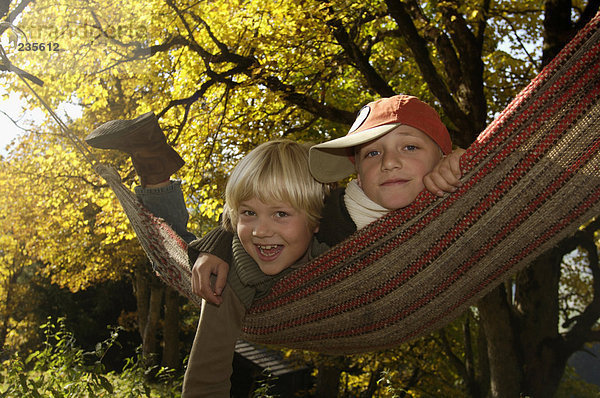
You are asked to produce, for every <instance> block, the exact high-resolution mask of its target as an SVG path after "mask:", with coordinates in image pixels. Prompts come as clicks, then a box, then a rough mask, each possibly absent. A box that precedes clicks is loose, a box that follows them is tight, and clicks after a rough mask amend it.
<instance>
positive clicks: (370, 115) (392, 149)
mask: <svg viewBox="0 0 600 398" xmlns="http://www.w3.org/2000/svg"><path fill="white" fill-rule="evenodd" d="M462 153H464V150H462V149H458V150H456V151H454V152H452V143H451V140H450V135H449V133H448V130H447V129H446V127H445V126H444V124H443V123H442V121H441V119H440V117H439V115H438V114H437V112H436V111H435V110H434V109H433V108H431V107H430V106H429V105H427V104H425V103H424V102H422V101H421V100H419V99H418V98H416V97H414V96H408V95H397V96H394V97H389V98H383V99H380V100H377V101H374V102H371V103H369V104H367V105H366V106H365V107H363V108H362V109H361V111H360V112H359V114H358V116H357V118H356V121H355V122H354V124H353V125H352V127H351V128H350V131H349V132H348V134H347V135H346V136H345V137H342V138H338V139H335V140H331V141H327V142H324V143H322V144H318V145H315V146H313V147H312V148H311V149H310V158H309V162H310V171H311V173H312V174H313V176H314V177H315V179H316V180H318V181H320V182H335V181H338V180H341V179H343V178H345V177H348V176H349V175H351V174H352V173H354V172H356V173H357V178H356V179H355V180H352V181H350V183H349V184H348V185H347V187H346V188H339V189H337V190H335V191H334V192H332V194H331V195H330V196H329V197H328V198H327V200H326V203H325V208H324V209H323V212H322V214H323V217H322V219H321V223H320V228H319V232H318V234H317V240H319V241H320V242H322V243H326V244H327V245H329V246H334V245H336V244H337V243H339V242H341V241H342V240H344V239H345V238H347V237H348V236H350V235H351V234H352V233H354V232H355V231H356V230H357V229H360V228H362V227H364V226H366V225H367V224H369V223H371V222H372V221H374V220H376V219H377V218H379V217H382V216H384V215H385V214H387V213H388V212H389V211H391V210H396V209H399V208H403V207H406V206H408V205H409V204H410V203H412V202H413V201H414V200H415V199H416V197H417V196H418V195H419V193H420V192H421V191H423V189H425V188H426V189H428V190H429V191H431V192H433V193H435V194H437V195H439V196H441V195H443V192H453V191H454V190H455V189H456V187H458V186H460V185H461V184H460V181H459V178H460V176H461V172H460V167H459V160H460V155H462ZM230 242H231V235H229V234H228V233H226V232H225V231H222V230H219V229H216V230H213V231H212V232H211V233H209V234H208V235H207V236H206V237H205V238H203V242H202V244H199V245H197V246H196V249H198V250H199V251H200V252H202V253H203V254H202V255H201V256H200V257H199V258H198V260H197V261H196V263H195V264H194V267H193V269H192V289H193V291H194V292H195V293H196V294H199V295H200V296H201V297H203V298H204V299H205V300H207V301H209V302H212V303H214V304H220V303H221V301H222V300H221V297H220V294H221V292H222V289H223V286H224V285H225V281H226V277H227V272H228V265H227V263H228V262H229V258H230V257H229V255H228V253H226V250H224V248H226V247H227V245H229V247H230ZM219 257H220V258H219ZM221 259H222V260H221ZM211 274H215V275H216V281H215V284H214V286H213V287H211V286H210V282H209V277H210V275H211Z"/></svg>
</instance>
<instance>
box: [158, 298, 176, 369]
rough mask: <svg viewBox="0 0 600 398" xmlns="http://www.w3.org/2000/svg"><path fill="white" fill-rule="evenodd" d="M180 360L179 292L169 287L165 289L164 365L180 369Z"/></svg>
mask: <svg viewBox="0 0 600 398" xmlns="http://www.w3.org/2000/svg"><path fill="white" fill-rule="evenodd" d="M180 365H181V363H180V361H179V293H177V291H176V290H174V289H172V288H170V287H167V288H166V290H165V319H164V325H163V356H162V366H163V367H166V368H170V369H178V368H179V367H180Z"/></svg>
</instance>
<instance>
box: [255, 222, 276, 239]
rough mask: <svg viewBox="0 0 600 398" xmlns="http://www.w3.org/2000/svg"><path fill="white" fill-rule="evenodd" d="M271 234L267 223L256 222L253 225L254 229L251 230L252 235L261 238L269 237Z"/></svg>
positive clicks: (269, 225) (271, 230)
mask: <svg viewBox="0 0 600 398" xmlns="http://www.w3.org/2000/svg"><path fill="white" fill-rule="evenodd" d="M272 234H273V229H272V228H271V224H270V223H269V222H267V221H260V220H258V221H257V222H256V224H254V229H253V230H252V235H253V236H256V237H259V238H262V237H267V236H271V235H272Z"/></svg>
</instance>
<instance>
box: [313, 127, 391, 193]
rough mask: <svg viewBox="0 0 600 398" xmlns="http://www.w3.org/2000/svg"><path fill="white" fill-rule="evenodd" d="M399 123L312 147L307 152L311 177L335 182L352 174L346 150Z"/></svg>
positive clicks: (374, 137)
mask: <svg viewBox="0 0 600 398" xmlns="http://www.w3.org/2000/svg"><path fill="white" fill-rule="evenodd" d="M400 125H401V123H393V124H385V125H383V126H377V127H373V128H371V129H368V130H364V131H361V132H360V133H357V134H349V135H346V136H344V137H340V138H336V139H335V140H331V141H326V142H323V143H321V144H317V145H314V146H312V147H311V148H310V151H309V167H310V172H311V174H312V175H313V177H314V178H315V179H316V180H317V181H319V182H323V183H330V182H336V181H339V180H341V179H343V178H346V177H348V176H349V175H351V174H353V173H354V171H355V170H354V163H353V162H352V161H351V160H350V157H349V153H348V148H353V147H355V146H358V145H362V144H366V143H367V142H369V141H373V140H374V139H377V138H379V137H381V136H382V135H384V134H387V133H389V132H390V131H392V130H393V129H395V128H396V127H398V126H400Z"/></svg>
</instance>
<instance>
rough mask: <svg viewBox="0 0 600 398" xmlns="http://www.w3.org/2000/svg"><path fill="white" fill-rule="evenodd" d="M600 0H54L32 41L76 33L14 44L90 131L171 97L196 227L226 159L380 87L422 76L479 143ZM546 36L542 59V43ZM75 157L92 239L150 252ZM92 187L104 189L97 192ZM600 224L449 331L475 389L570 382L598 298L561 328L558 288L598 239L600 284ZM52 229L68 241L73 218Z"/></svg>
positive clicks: (390, 90)
mask: <svg viewBox="0 0 600 398" xmlns="http://www.w3.org/2000/svg"><path fill="white" fill-rule="evenodd" d="M597 9H598V2H597V1H589V2H588V3H587V4H585V6H584V5H583V4H579V3H576V4H571V2H570V1H566V0H556V1H547V2H546V3H542V2H540V1H526V2H518V3H514V2H509V1H498V2H491V1H489V0H481V1H468V2H456V1H439V2H418V1H416V0H406V1H400V0H368V1H362V2H355V1H351V0H336V1H325V2H323V1H305V0H303V1H299V0H287V1H284V2H279V3H273V4H271V3H267V4H265V3H264V2H256V1H241V0H240V1H238V2H236V3H235V4H232V2H230V1H229V2H225V1H213V2H188V1H186V0H165V1H164V2H163V1H159V0H153V1H150V2H145V3H144V4H143V5H142V4H141V3H137V2H129V3H126V4H111V5H106V4H102V7H100V6H99V5H98V4H96V3H94V2H92V1H76V2H68V4H67V3H66V2H63V1H59V2H56V1H53V2H50V1H48V0H39V1H37V2H36V3H35V4H34V5H32V6H31V9H30V10H27V12H26V13H24V14H23V18H22V20H21V21H20V22H19V26H20V28H21V29H23V30H24V31H25V32H31V35H32V36H31V38H30V40H31V41H33V40H38V41H39V40H41V39H40V38H44V39H43V40H44V41H46V42H48V40H50V41H51V42H55V43H58V45H59V47H60V48H61V49H62V50H63V51H62V52H37V53H34V52H29V53H28V52H21V53H19V52H16V51H13V52H12V53H10V54H9V55H10V59H11V60H13V63H14V64H15V65H27V66H28V67H29V68H28V71H30V72H31V73H32V74H34V75H36V76H40V77H42V78H43V80H44V81H45V85H44V87H43V88H41V89H40V91H41V92H42V93H43V95H44V96H45V97H46V98H52V102H51V103H52V105H54V106H56V105H58V104H59V103H60V102H61V101H74V102H76V103H78V104H79V105H80V106H81V107H82V108H83V109H84V113H83V116H82V118H81V119H80V120H78V121H77V122H76V123H75V126H76V130H77V133H78V134H79V135H80V136H82V135H84V134H85V131H86V130H88V129H89V127H90V126H95V125H97V124H99V123H98V122H99V121H105V120H109V119H112V118H116V117H120V118H123V117H133V116H134V115H137V114H140V113H142V112H144V111H148V110H151V109H152V110H156V111H157V113H158V116H159V117H160V122H161V125H162V126H163V127H164V129H165V131H166V132H167V135H168V138H169V140H170V142H172V143H173V144H174V145H175V146H176V147H177V149H178V151H179V152H180V153H181V154H182V156H183V157H184V158H185V159H186V161H188V166H187V168H186V169H184V170H183V171H182V174H181V176H182V177H183V178H184V179H185V180H186V181H187V182H188V184H189V185H188V191H187V196H188V197H189V198H190V199H189V200H190V207H193V208H198V209H199V211H198V213H197V214H195V215H194V219H193V222H194V224H193V225H192V227H193V228H194V227H195V228H196V230H199V231H201V230H202V228H206V227H208V226H209V225H210V221H209V220H211V219H213V220H214V217H215V214H216V213H218V208H219V206H220V205H221V201H220V199H219V198H220V196H219V194H218V193H219V192H220V191H221V190H222V187H223V181H224V179H225V176H226V175H227V173H228V171H229V170H230V168H231V166H232V165H233V164H234V163H235V162H236V160H237V159H239V158H240V156H242V155H243V154H244V153H246V152H247V151H248V150H249V149H251V148H253V147H254V146H256V145H257V144H259V143H261V142H263V141H265V140H268V139H271V138H276V137H288V138H292V139H297V140H304V141H306V140H312V141H322V140H325V139H328V138H331V137H337V136H341V135H343V134H345V131H346V129H347V126H348V125H349V124H350V123H351V122H352V121H353V119H354V116H353V115H354V112H355V110H356V109H358V108H359V107H360V106H361V105H362V104H364V103H366V102H368V101H369V100H371V99H374V98H376V97H379V96H389V95H392V94H394V93H398V92H405V93H410V94H414V95H417V96H419V97H421V98H423V99H424V100H426V101H428V102H429V103H431V104H432V105H434V106H435V107H436V108H437V109H438V110H439V111H440V113H441V114H442V115H443V119H444V121H445V123H446V124H447V125H448V126H449V128H450V130H451V134H452V136H453V139H454V141H455V143H457V144H458V145H460V146H463V147H464V146H467V145H468V144H469V143H470V142H472V141H473V139H474V138H475V137H476V135H477V134H478V133H479V132H480V131H481V130H483V128H484V127H485V125H486V124H487V123H488V122H489V121H490V120H491V119H492V118H493V115H494V114H495V113H496V112H498V111H499V110H501V109H502V108H503V107H504V106H505V105H506V104H507V103H508V102H509V101H510V100H511V99H512V98H513V97H514V96H515V94H516V93H517V92H518V91H519V90H520V88H522V87H524V86H525V84H527V83H528V82H529V81H530V80H531V79H532V78H533V77H534V76H535V74H536V73H537V72H538V71H539V70H540V68H541V67H542V65H543V64H544V63H546V62H548V60H549V59H551V57H552V56H553V55H554V54H556V52H557V50H558V49H559V48H560V47H562V45H564V43H565V42H566V41H567V40H568V38H569V37H570V36H572V34H573V32H575V31H576V30H577V29H578V28H579V27H580V26H581V25H582V24H583V23H584V22H585V21H586V20H588V19H589V18H590V16H591V15H593V14H594V13H595V12H596V10H597ZM543 18H545V20H546V22H544V23H542V19H543ZM573 20H574V21H575V22H573ZM556 21H559V22H556ZM34 36H35V37H34ZM542 40H543V44H544V51H543V54H542V57H541V59H539V58H540V57H539V55H536V51H535V49H536V46H538V47H539V45H540V43H541V42H542ZM84 126H86V127H87V129H86V128H84ZM49 129H50V128H49ZM39 145H42V146H43V147H44V148H46V145H48V143H47V142H44V143H43V144H42V143H40V144H39ZM57 145H58V144H57ZM27 150H30V148H25V147H24V152H23V155H24V154H26V153H27ZM63 151H65V149H64V148H63ZM44 153H47V152H44ZM57 153H58V152H57ZM48 156H49V158H48V159H50V158H51V159H53V160H56V161H53V163H52V166H51V167H48V168H47V170H46V169H43V168H41V167H40V166H39V165H36V166H35V167H36V168H37V169H39V170H45V171H47V172H48V173H52V174H55V175H56V174H59V171H60V170H63V169H64V167H65V166H64V165H63V161H65V160H67V159H65V158H64V156H65V155H64V154H61V155H60V156H58V157H55V156H54V152H52V153H50V154H48ZM98 156H103V157H106V158H107V159H108V158H111V160H112V161H113V162H116V163H117V164H118V165H119V166H120V170H121V171H122V173H123V175H124V176H125V180H126V181H127V182H131V180H132V178H133V173H132V171H131V167H130V166H129V164H128V163H127V162H126V161H125V158H124V157H122V156H120V155H115V154H110V155H108V154H102V155H98ZM61 157H63V158H61ZM71 160H72V159H69V161H71ZM40 164H41V163H40ZM74 174H76V175H77V176H78V178H80V179H81V178H83V180H85V181H88V182H89V183H88V184H85V183H82V182H81V181H80V183H79V184H77V185H76V186H73V185H70V186H69V192H70V196H71V197H73V198H77V200H75V201H72V199H71V198H69V200H66V199H64V198H65V197H64V196H58V197H56V198H54V200H60V201H61V202H60V203H61V204H62V205H64V206H67V209H68V210H72V211H65V214H68V217H65V218H66V219H65V220H63V223H66V224H68V223H73V222H76V221H77V220H85V217H84V216H83V215H77V214H78V209H81V208H85V205H84V203H85V204H87V205H89V206H91V208H92V209H94V212H93V213H94V215H93V216H92V217H91V218H89V220H88V221H87V222H88V223H92V224H93V225H94V229H93V233H91V234H90V246H86V247H88V248H91V247H95V246H93V244H99V243H102V244H103V246H102V247H104V248H105V249H103V250H109V248H110V250H109V252H107V253H106V256H105V257H102V256H101V257H99V258H98V262H97V263H96V264H98V265H100V264H101V265H102V266H103V267H106V265H109V264H114V260H115V259H117V258H120V256H126V257H127V253H134V252H135V249H133V248H132V242H131V239H132V237H131V236H130V233H129V232H128V230H127V229H126V228H123V227H122V225H123V224H124V223H119V222H121V221H122V220H123V219H122V215H120V214H118V213H117V211H116V210H114V208H113V207H112V206H113V201H112V200H111V199H110V198H111V197H110V195H109V194H108V193H106V192H105V190H104V189H103V187H102V183H101V182H99V181H98V180H97V179H95V178H94V177H92V176H91V175H90V174H89V173H88V172H87V171H85V170H84V168H83V166H82V167H81V168H77V169H76V173H74ZM69 175H72V172H70V173H69ZM74 180H77V179H64V180H61V181H64V182H65V183H66V181H69V182H70V183H73V181H74ZM86 185H87V186H86ZM90 187H93V188H92V191H93V192H94V195H89V196H86V195H88V194H86V192H89V190H90ZM86 188H87V189H86ZM55 191H56V190H55ZM56 195H59V194H58V193H56ZM59 198H60V199H59ZM49 200H50V199H49ZM71 202H73V203H74V204H75V205H71V207H69V206H68V204H69V203H71ZM100 209H101V210H100ZM44 210H45V211H50V214H52V212H51V210H50V209H44ZM111 228H112V229H114V230H111ZM596 230H597V226H596V224H595V223H594V222H593V223H590V224H589V225H588V226H586V227H585V228H584V229H582V231H580V233H578V234H577V235H576V236H574V237H573V238H572V239H569V240H568V241H565V242H564V243H563V244H561V245H560V246H559V247H557V248H555V249H554V250H553V251H551V252H549V253H546V254H545V255H543V256H542V257H540V258H539V259H538V260H536V261H535V263H534V264H532V265H531V266H530V267H529V268H528V269H526V270H525V271H523V272H522V273H520V274H519V275H517V276H516V277H515V278H514V279H513V280H511V281H510V282H509V283H507V284H506V285H504V286H501V287H499V288H498V289H496V290H494V291H493V292H492V293H490V295H488V296H487V297H486V298H485V299H484V300H482V302H481V303H480V305H479V309H478V312H476V316H475V318H474V320H478V321H480V322H479V326H480V327H479V330H478V333H477V336H478V337H477V339H476V340H475V341H476V342H475V343H473V340H472V339H471V329H476V326H475V325H474V323H473V319H472V320H470V321H469V324H465V327H464V328H463V336H464V338H463V339H464V341H465V343H464V345H463V347H464V349H465V352H464V355H456V354H455V351H453V349H452V348H451V345H449V344H445V343H444V341H445V340H444V337H443V336H444V335H443V334H442V335H441V336H440V338H439V342H440V347H442V348H443V350H444V351H445V353H446V354H447V355H448V357H449V358H454V360H453V363H454V364H455V365H456V373H457V374H460V375H461V376H460V377H462V378H463V380H464V384H465V386H466V387H465V388H464V389H465V391H468V394H469V395H470V396H483V395H486V393H487V391H488V390H491V395H492V396H512V395H518V394H519V393H523V394H530V395H532V396H549V395H552V394H553V392H554V391H556V385H557V383H558V380H560V375H562V373H563V372H564V368H565V363H566V359H567V358H568V357H569V356H570V355H571V354H572V353H573V352H575V351H576V350H578V349H580V348H581V346H582V344H583V343H584V342H586V341H594V340H596V341H597V340H598V331H597V320H598V318H599V317H600V309H598V308H597V307H598V304H597V303H596V301H595V299H594V300H586V298H585V297H581V298H579V300H581V301H580V302H581V303H584V305H583V307H582V308H584V309H583V310H582V311H581V313H580V314H579V316H578V317H577V318H574V319H569V327H570V328H569V329H568V330H567V331H561V330H560V328H559V319H560V317H559V313H560V312H559V310H560V307H559V306H558V305H557V303H558V297H559V282H560V272H561V271H560V270H561V259H562V258H563V256H564V255H565V254H566V253H569V252H571V251H572V250H573V249H574V248H576V247H583V248H585V250H586V251H587V253H588V260H589V268H590V269H591V270H592V271H593V272H592V275H593V281H592V286H594V287H595V289H596V290H595V296H594V297H600V293H598V288H597V287H596V285H597V284H598V283H600V277H598V275H597V273H598V264H597V261H596V256H597V249H596V237H595V232H596ZM52 237H53V238H54V239H56V240H57V241H60V242H61V243H62V242H65V241H68V238H67V237H65V236H64V234H61V229H60V228H58V226H57V228H56V229H52ZM94 240H95V241H96V242H95V243H93V241H94ZM63 244H64V243H63ZM40 247H41V246H40ZM63 247H64V246H63ZM52 253H53V254H55V255H56V257H53V258H52V261H51V263H52V264H53V267H54V268H53V269H49V270H48V272H49V273H50V274H52V275H53V277H55V278H56V281H57V282H60V281H62V283H67V282H66V281H70V280H73V281H75V280H81V279H78V278H83V277H84V276H86V277H87V278H91V277H90V276H89V275H90V274H92V272H90V270H91V269H92V268H90V265H86V266H82V264H86V261H85V256H84V253H80V254H77V253H78V251H77V250H75V251H74V253H67V254H63V255H62V256H61V254H59V253H58V251H57V250H54V251H52ZM138 254H139V253H138ZM137 258H139V257H137ZM61 259H62V261H61ZM124 260H125V261H124V263H125V264H133V263H134V262H135V261H134V259H133V258H129V257H127V258H126V259H124ZM111 261H112V263H111ZM130 266H131V267H132V268H134V267H133V266H132V265H130ZM108 269H111V267H110V266H109V267H108ZM550 271H551V272H550ZM117 274H119V273H118V272H117V273H116V274H115V275H117ZM83 280H86V279H85V278H84V279H83ZM87 280H92V279H87ZM74 286H77V285H74ZM80 286H81V285H80ZM513 291H514V294H513ZM472 325H473V326H472ZM449 334H450V333H448V332H446V335H449ZM472 344H473V346H475V347H479V349H478V350H472V349H471V348H472ZM454 349H455V348H454ZM473 352H476V354H477V355H475V354H474V353H473ZM547 380H556V384H554V383H549V382H547ZM490 386H491V387H490Z"/></svg>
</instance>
